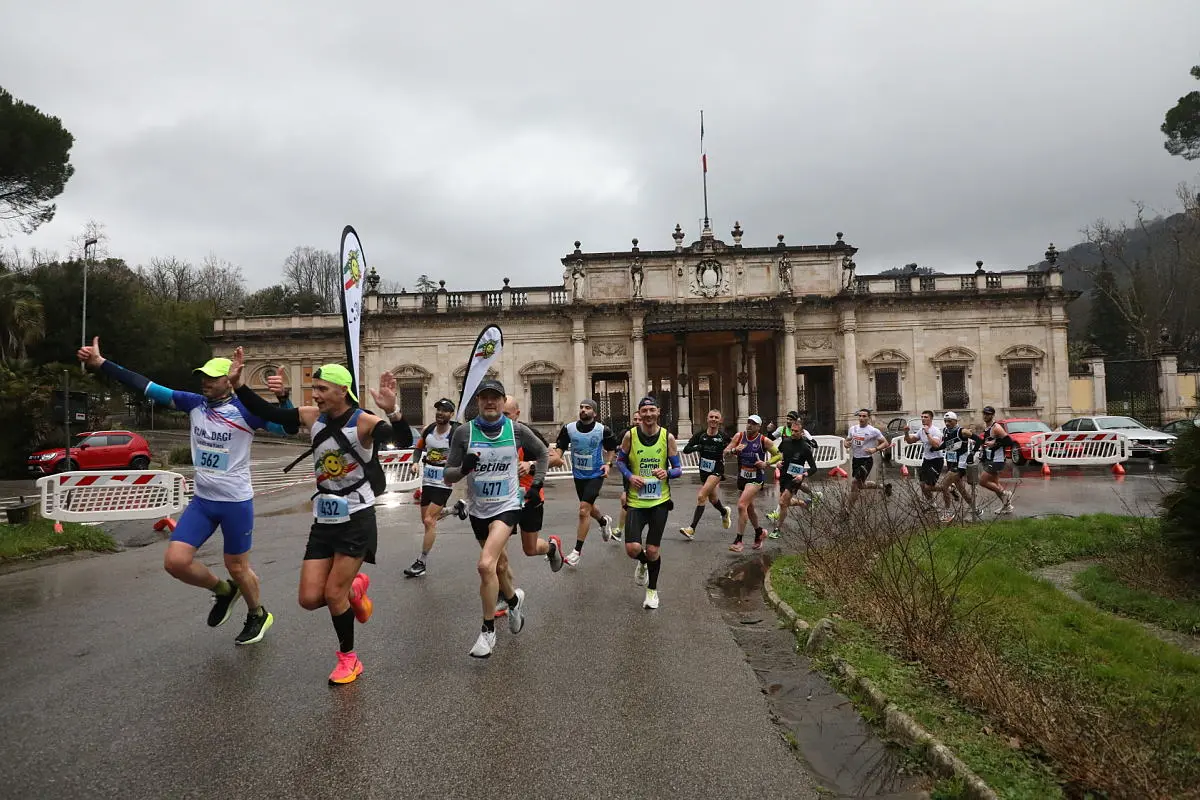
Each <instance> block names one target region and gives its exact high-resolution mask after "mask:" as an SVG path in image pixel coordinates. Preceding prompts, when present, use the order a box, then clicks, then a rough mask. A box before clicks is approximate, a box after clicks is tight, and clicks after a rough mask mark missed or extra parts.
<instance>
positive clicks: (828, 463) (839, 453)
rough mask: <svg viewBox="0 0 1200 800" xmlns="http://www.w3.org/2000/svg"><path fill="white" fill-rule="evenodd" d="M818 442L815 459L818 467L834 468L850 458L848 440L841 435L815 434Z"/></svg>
mask: <svg viewBox="0 0 1200 800" xmlns="http://www.w3.org/2000/svg"><path fill="white" fill-rule="evenodd" d="M813 440H814V441H816V443H817V448H816V451H815V452H814V453H813V460H814V461H816V462H817V469H832V468H833V467H840V466H841V465H842V464H845V463H846V462H847V461H849V460H850V452H849V451H848V450H847V449H846V440H845V439H843V438H842V437H840V436H814V437H813Z"/></svg>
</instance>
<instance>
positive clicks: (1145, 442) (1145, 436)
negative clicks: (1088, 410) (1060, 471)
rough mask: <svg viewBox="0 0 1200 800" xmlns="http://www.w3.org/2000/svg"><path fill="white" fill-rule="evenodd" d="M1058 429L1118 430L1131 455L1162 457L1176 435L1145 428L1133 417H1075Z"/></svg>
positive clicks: (1170, 446)
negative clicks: (1123, 435) (1127, 440)
mask: <svg viewBox="0 0 1200 800" xmlns="http://www.w3.org/2000/svg"><path fill="white" fill-rule="evenodd" d="M1058 430H1060V431H1118V432H1120V433H1123V434H1125V437H1126V438H1127V439H1129V444H1130V446H1131V447H1132V448H1133V455H1134V456H1135V457H1137V456H1140V457H1143V458H1146V457H1149V458H1154V459H1162V458H1165V457H1166V456H1167V454H1168V453H1170V452H1171V448H1172V447H1174V446H1175V440H1176V438H1178V437H1175V436H1172V435H1171V434H1169V433H1163V432H1162V431H1156V430H1154V429H1153V428H1147V427H1146V426H1145V425H1143V424H1142V423H1140V422H1138V421H1137V420H1136V419H1134V418H1133V417H1107V416H1106V417H1075V418H1074V419H1069V420H1067V421H1066V422H1064V423H1063V424H1062V425H1060V426H1059V428H1058Z"/></svg>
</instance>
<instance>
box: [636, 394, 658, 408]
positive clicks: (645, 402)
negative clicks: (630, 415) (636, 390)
mask: <svg viewBox="0 0 1200 800" xmlns="http://www.w3.org/2000/svg"><path fill="white" fill-rule="evenodd" d="M646 406H654V407H655V408H658V401H657V400H655V399H654V398H653V397H649V396H647V397H643V398H642V399H641V400H639V401H638V411H641V410H642V409H643V408H645V407H646Z"/></svg>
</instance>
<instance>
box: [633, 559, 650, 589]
mask: <svg viewBox="0 0 1200 800" xmlns="http://www.w3.org/2000/svg"><path fill="white" fill-rule="evenodd" d="M648 580H650V565H649V564H643V563H642V562H641V561H639V562H638V563H637V566H636V567H634V568H633V582H634V583H635V584H637V585H638V586H645V585H646V581H648Z"/></svg>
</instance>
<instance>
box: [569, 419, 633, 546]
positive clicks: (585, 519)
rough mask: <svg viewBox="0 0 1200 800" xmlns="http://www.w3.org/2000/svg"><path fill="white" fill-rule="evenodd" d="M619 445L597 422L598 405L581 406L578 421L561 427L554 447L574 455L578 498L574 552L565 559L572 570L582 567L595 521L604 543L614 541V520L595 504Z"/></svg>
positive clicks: (609, 432)
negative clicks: (585, 545) (588, 537)
mask: <svg viewBox="0 0 1200 800" xmlns="http://www.w3.org/2000/svg"><path fill="white" fill-rule="evenodd" d="M618 444H619V442H618V441H617V438H616V437H615V436H613V432H612V430H611V429H610V428H609V427H608V426H607V425H603V424H601V423H600V421H599V420H598V419H597V418H596V401H595V400H591V399H588V400H583V401H581V402H580V403H579V419H578V420H577V421H575V422H569V423H567V424H566V425H563V426H562V430H560V431H559V432H558V441H557V442H556V443H555V447H556V448H557V449H558V451H559V452H560V453H562V454H565V453H566V452H567V451H568V450H570V451H571V474H572V476H573V477H574V478H575V495H576V496H577V497H578V498H579V527H578V528H577V529H576V531H575V549H574V550H572V551H571V553H570V554H569V555H567V557H566V558H564V559H563V561H564V563H566V565H567V566H569V567H574V566H576V565H578V564H579V558H580V556H582V555H583V542H584V540H585V539H587V535H588V528H590V527H591V524H592V520H593V519H594V520H596V521H597V522H598V523H600V536H601V538H603V539H604V541H606V542H607V541H608V540H609V539H611V538H612V517H610V516H608V515H606V514H601V513H600V510H599V509H598V508H596V500H597V498H599V497H600V490H601V489H602V488H603V487H604V479H605V478H607V477H608V470H609V467H610V466H611V464H612V454H613V453H614V452H615V451H616V449H617V445H618Z"/></svg>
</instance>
